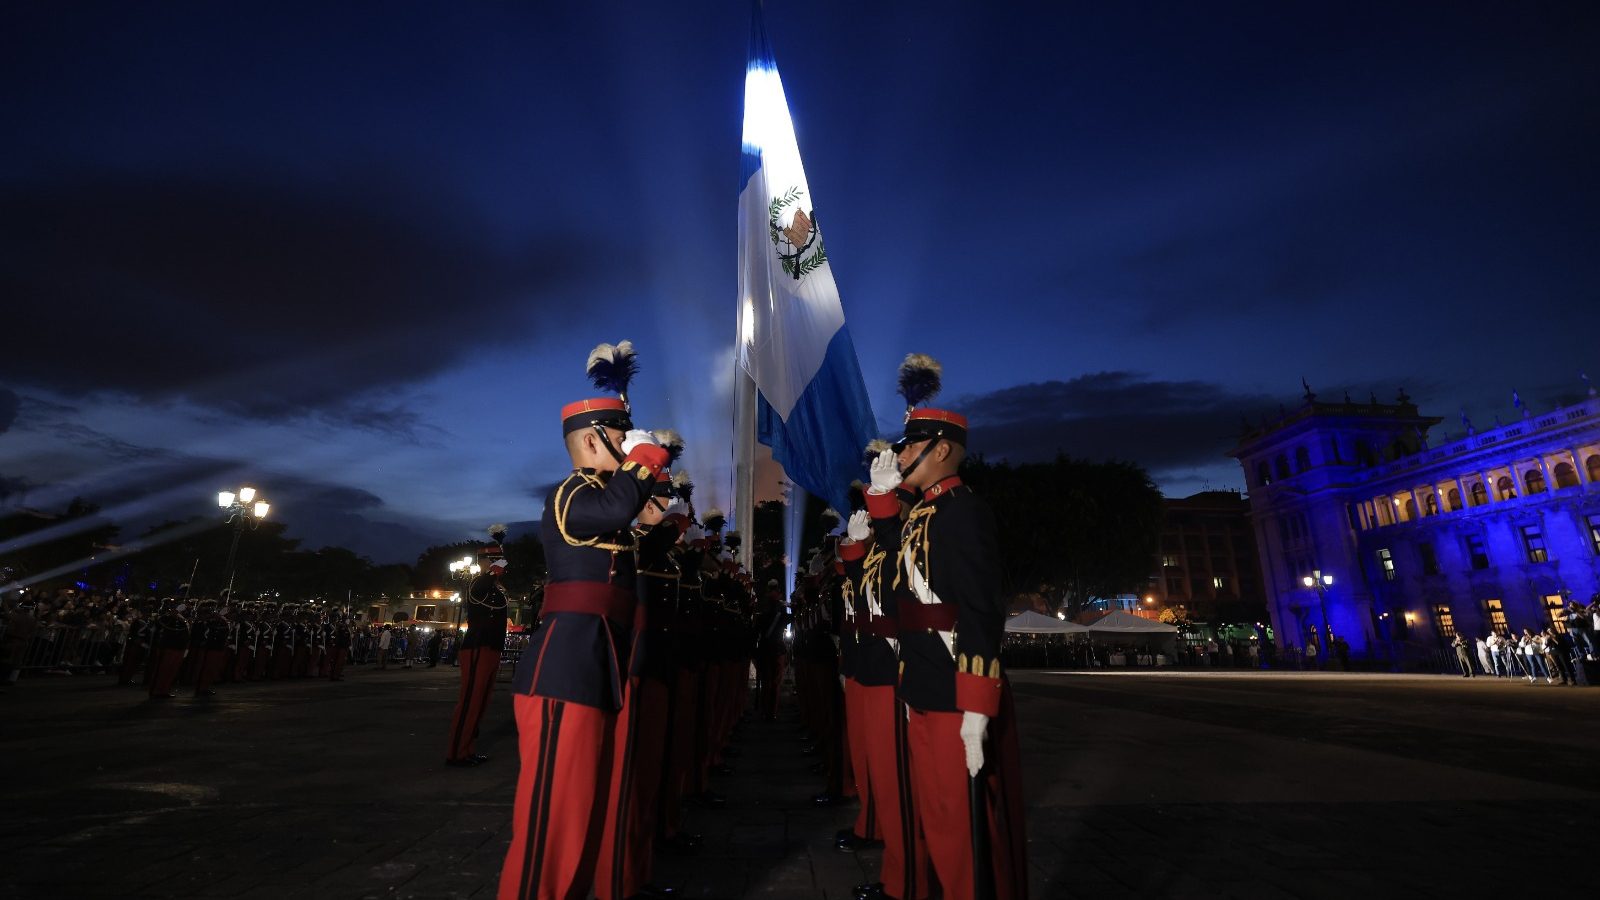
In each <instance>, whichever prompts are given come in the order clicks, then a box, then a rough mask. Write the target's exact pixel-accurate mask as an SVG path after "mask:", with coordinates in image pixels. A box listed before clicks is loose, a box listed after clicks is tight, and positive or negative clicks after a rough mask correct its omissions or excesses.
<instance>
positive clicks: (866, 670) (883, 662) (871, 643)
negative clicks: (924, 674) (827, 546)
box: [839, 519, 900, 687]
mask: <svg viewBox="0 0 1600 900" xmlns="http://www.w3.org/2000/svg"><path fill="white" fill-rule="evenodd" d="M888 521H890V522H894V525H893V527H895V528H898V527H899V524H898V522H895V520H893V519H890V520H888ZM839 558H840V559H842V560H844V567H845V578H846V579H847V581H848V584H849V588H848V590H849V591H850V593H851V598H852V602H853V604H854V606H855V614H854V621H853V624H854V626H855V631H856V644H855V648H854V660H853V663H852V665H853V672H852V677H853V678H855V680H856V683H857V684H861V685H863V686H866V687H893V686H894V685H895V683H896V682H898V681H899V680H900V679H899V674H900V673H899V669H900V660H899V658H898V657H897V656H896V654H895V649H894V647H893V646H892V645H891V644H890V643H889V639H890V638H898V637H899V625H898V624H897V623H896V621H895V614H894V609H895V603H894V597H893V596H892V595H891V594H890V592H889V591H888V590H887V588H888V585H889V580H888V579H885V577H884V575H885V573H886V572H887V573H888V574H889V575H891V576H892V575H893V574H894V573H893V565H894V562H893V561H892V560H890V559H889V554H888V553H887V552H885V551H884V549H883V546H882V545H881V544H880V543H879V542H877V541H875V540H872V539H870V538H869V539H868V540H867V541H862V542H858V543H853V544H841V545H839ZM874 601H876V603H877V604H878V608H879V610H881V611H882V613H883V614H882V615H873V612H872V604H873V602H874Z"/></svg>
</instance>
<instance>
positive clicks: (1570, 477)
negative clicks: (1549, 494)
mask: <svg viewBox="0 0 1600 900" xmlns="http://www.w3.org/2000/svg"><path fill="white" fill-rule="evenodd" d="M1550 474H1551V475H1554V476H1555V479H1556V488H1557V489H1558V490H1559V489H1560V488H1569V487H1577V486H1578V470H1577V469H1574V468H1573V467H1572V464H1571V463H1556V467H1555V469H1553V470H1552V471H1551V472H1550Z"/></svg>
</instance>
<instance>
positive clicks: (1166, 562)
mask: <svg viewBox="0 0 1600 900" xmlns="http://www.w3.org/2000/svg"><path fill="white" fill-rule="evenodd" d="M1161 565H1162V566H1163V567H1165V568H1168V569H1176V568H1177V567H1178V558H1177V557H1176V556H1172V555H1170V554H1168V555H1164V556H1162V557H1161Z"/></svg>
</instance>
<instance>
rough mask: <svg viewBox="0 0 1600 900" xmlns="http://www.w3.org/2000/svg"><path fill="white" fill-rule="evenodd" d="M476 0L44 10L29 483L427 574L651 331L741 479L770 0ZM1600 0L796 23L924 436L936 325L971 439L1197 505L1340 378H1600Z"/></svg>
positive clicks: (866, 364)
mask: <svg viewBox="0 0 1600 900" xmlns="http://www.w3.org/2000/svg"><path fill="white" fill-rule="evenodd" d="M463 6H469V5H464V4H403V3H402V4H395V3H383V4H367V5H351V4H317V5H304V6H300V5H295V4H285V3H274V4H259V5H255V6H253V7H244V6H241V5H238V4H194V5H187V6H186V5H181V4H161V5H151V4H123V3H117V4H103V5H93V4H83V5H73V6H72V7H71V8H67V7H66V6H65V5H63V4H34V5H31V6H28V7H23V6H21V5H13V6H12V7H11V8H10V9H8V10H7V11H6V12H5V13H3V16H4V19H3V22H0V50H3V52H0V76H3V78H4V82H5V84H7V86H8V91H7V92H6V94H7V97H6V99H5V100H4V101H3V102H4V104H5V110H6V114H5V121H6V122H7V126H8V127H7V140H6V141H5V142H3V144H0V197H3V199H4V207H3V208H4V209H5V211H6V212H5V216H4V217H3V220H0V229H3V241H0V264H3V267H0V290H3V296H4V298H5V309H6V311H7V315H6V319H7V321H8V322H9V323H10V324H11V326H12V327H11V328H8V329H7V336H8V337H9V338H10V340H9V341H7V347H6V350H5V353H4V354H3V355H0V384H3V387H0V479H3V484H4V485H5V486H6V487H7V488H8V492H9V493H10V496H9V498H8V499H7V500H5V501H3V502H5V503H9V504H26V505H31V506H37V507H43V508H51V507H53V506H57V505H59V504H60V502H63V501H64V499H65V498H67V497H70V496H71V495H73V494H75V493H82V494H87V495H89V496H91V497H94V498H96V499H98V500H100V501H101V502H102V503H104V504H106V505H107V506H108V507H114V508H116V509H117V510H118V511H119V513H118V514H119V515H122V516H125V517H126V518H127V519H128V520H129V521H144V520H148V519H150V518H157V517H161V516H166V515H175V516H181V515H185V514H188V513H192V512H194V511H203V509H204V507H205V504H206V503H207V502H208V501H207V499H206V498H207V497H209V496H210V495H211V494H212V493H213V492H214V491H215V490H217V489H219V488H221V487H227V486H231V485H232V484H234V483H236V482H238V481H241V480H249V481H254V482H256V483H258V484H259V486H260V487H261V488H262V490H263V492H265V493H266V494H267V495H269V496H271V497H273V498H274V499H275V500H277V502H278V509H279V510H280V512H281V513H282V515H283V517H284V519H285V520H286V521H288V522H290V523H291V526H292V528H291V533H293V534H298V535H300V536H303V537H304V538H305V539H306V540H307V541H308V542H309V543H311V544H312V545H320V544H322V543H343V544H346V545H349V546H354V547H356V548H358V549H360V550H362V551H363V552H366V553H368V554H369V555H371V556H373V557H374V558H375V559H379V560H390V559H409V558H411V557H412V556H413V555H414V554H415V552H416V551H417V550H419V549H420V548H421V547H422V546H423V545H425V544H427V543H430V542H433V541H436V540H445V539H455V538H459V537H467V536H471V535H472V534H475V533H477V532H478V530H479V528H480V527H481V525H483V524H486V523H487V522H490V521H494V520H508V521H515V520H528V519H532V518H534V517H535V516H536V515H537V513H538V505H539V497H540V496H542V486H544V485H547V484H548V483H549V482H551V481H553V480H554V479H556V478H557V477H558V476H559V474H560V472H561V471H562V469H563V468H564V466H565V462H564V460H563V458H562V454H561V451H560V447H559V442H558V438H559V431H558V429H557V421H556V417H557V409H558V407H559V405H560V404H561V403H562V402H564V401H566V400H569V399H575V398H577V397H579V396H583V395H585V394H586V387H585V384H584V381H583V378H582V365H583V361H584V358H585V356H586V354H587V352H588V350H589V349H590V348H591V347H592V346H593V345H594V344H596V343H598V342H600V341H616V340H620V339H622V338H630V339H632V340H634V341H635V342H636V343H637V344H638V345H639V346H640V350H641V359H642V362H643V368H644V372H643V374H642V376H641V384H640V387H639V390H638V391H637V393H636V396H635V398H634V399H635V406H636V409H637V410H638V419H639V420H640V422H641V423H642V424H645V425H648V426H651V427H661V426H668V425H670V426H674V427H678V428H679V429H680V430H682V431H683V432H685V434H686V436H687V437H688V438H689V440H690V443H691V451H690V455H689V462H690V465H691V468H692V469H693V470H694V471H695V472H696V474H697V476H698V478H699V481H700V483H701V485H702V496H705V497H707V498H708V499H707V500H706V501H705V502H706V503H707V504H709V503H710V502H713V501H723V502H725V501H726V500H727V499H728V497H727V471H726V470H727V462H728V456H729V446H730V442H729V430H728V421H727V420H728V415H727V409H728V398H727V391H728V384H729V376H730V375H731V363H730V362H729V361H728V360H729V355H728V354H729V352H730V350H731V345H732V340H733V330H734V302H733V301H734V293H735V275H736V273H735V269H734V267H735V250H736V248H735V225H736V203H737V190H738V185H737V183H736V182H737V175H738V169H739V155H738V154H739V121H740V91H741V88H742V77H743V65H744V54H745V49H746V47H745V41H746V38H747V34H748V27H749V26H748V9H749V7H748V5H747V4H746V3H745V2H743V0H727V2H705V3H680V4H639V3H626V4H624V3H604V4H560V5H552V6H551V7H550V8H538V7H536V5H535V4H526V3H521V4H497V5H487V4H475V5H470V8H459V7H463ZM1201 6H1204V8H1201ZM1397 7H1398V8H1397ZM1591 9H1592V5H1590V4H1570V5H1554V4H1551V5H1535V4H1450V5H1449V8H1448V10H1446V8H1445V6H1444V5H1437V4H1375V5H1361V4H1352V3H1338V4H1332V3H1330V4H1324V5H1307V4H1282V3H1261V4H1237V5H1222V4H1204V5H1199V4H1185V5H1176V4H1136V3H1118V4H1065V3H1050V4H1036V5H1029V4H1015V5H1013V4H976V3H953V2H952V3H941V2H932V3H918V4H889V3H860V2H808V3H786V2H771V3H769V4H768V10H767V17H768V25H769V28H770V32H771V35H772V39H773V43H774V49H775V51H776V54H777V57H778V63H779V66H780V68H781V70H782V72H783V76H784V81H785V86H786V88H787V91H788V95H789V99H790V102H791V104H792V107H793V114H794V118H795V120H796V123H797V129H798V134H799V140H800V145H801V152H802V154H803V156H804V158H805V162H806V169H807V175H808V176H809V180H810V182H811V185H812V191H813V195H814V197H815V199H816V209H817V212H818V217H819V220H820V221H821V222H823V223H825V228H826V230H827V237H828V250H829V257H830V260H831V261H832V264H833V270H834V275H835V277H836V279H837V280H838V283H839V288H840V292H841V295H842V297H843V300H844V306H845V313H846V316H847V318H848V321H849V323H850V327H851V330H852V332H853V333H854V335H855V339H856V345H857V347H858V349H859V351H860V354H861V362H862V366H863V370H864V372H865V374H866V379H867V384H868V387H869V389H870V390H871V392H872V396H873V400H874V403H875V407H876V410H877V413H878V415H879V418H880V420H882V421H883V422H884V423H885V427H886V429H887V428H888V427H890V425H891V424H892V423H893V422H895V421H896V420H897V418H898V417H897V414H896V408H897V405H896V399H895V398H894V396H893V393H892V388H893V378H894V369H895V365H896V363H897V362H898V360H899V359H900V358H901V357H902V356H903V355H904V354H905V353H907V352H908V351H919V352H927V353H931V354H933V355H935V356H937V357H939V358H940V359H941V360H942V361H943V362H944V363H945V366H946V396H945V398H944V399H945V402H946V403H948V404H949V405H952V406H956V407H957V408H961V409H963V410H965V411H967V412H969V413H970V414H971V415H972V417H973V420H974V444H975V446H976V448H977V449H979V450H981V451H983V452H985V453H987V454H989V455H991V456H1003V457H1009V458H1012V459H1019V460H1021V459H1032V458H1039V457H1041V456H1047V455H1050V454H1052V453H1054V452H1055V451H1056V450H1057V449H1061V450H1064V451H1067V452H1071V453H1075V454H1079V455H1084V456H1089V457H1105V456H1118V457H1123V458H1131V459H1134V460H1137V461H1139V462H1142V463H1144V464H1146V465H1147V466H1148V467H1149V468H1150V469H1151V470H1152V472H1153V473H1154V474H1155V475H1156V478H1157V480H1158V482H1159V483H1160V484H1161V485H1162V487H1163V488H1164V489H1165V490H1167V491H1168V492H1169V493H1172V494H1185V493H1189V492H1192V491H1194V490H1197V489H1199V488H1200V487H1201V486H1203V485H1204V484H1207V483H1209V484H1211V485H1212V486H1232V487H1237V486H1240V485H1241V484H1242V479H1241V478H1240V477H1239V473H1238V468H1237V466H1236V464H1234V463H1232V462H1231V461H1229V460H1227V459H1225V458H1223V457H1222V456H1221V454H1222V453H1223V452H1224V451H1225V450H1226V449H1227V447H1228V446H1229V443H1230V439H1231V438H1232V436H1233V435H1234V434H1235V433H1236V431H1237V426H1238V421H1239V417H1240V415H1241V414H1248V415H1251V416H1256V415H1259V414H1261V413H1266V412H1270V411H1273V410H1275V409H1276V407H1277V405H1278V404H1279V403H1280V402H1283V403H1288V404H1292V403H1294V402H1295V400H1296V398H1297V397H1298V394H1299V379H1300V377H1301V376H1302V375H1304V376H1306V377H1307V378H1309V379H1310V381H1311V383H1312V385H1313V387H1314V388H1316V389H1317V390H1318V391H1319V392H1320V393H1322V394H1323V395H1324V396H1333V397H1336V396H1338V394H1339V392H1341V391H1343V390H1345V389H1349V390H1350V391H1351V393H1352V394H1354V395H1356V396H1357V397H1361V398H1365V397H1366V395H1367V393H1368V392H1369V391H1376V392H1377V393H1378V395H1379V396H1380V398H1383V399H1388V398H1390V397H1392V396H1393V395H1394V393H1395V391H1396V390H1397V389H1398V388H1399V387H1400V386H1402V385H1404V386H1405V387H1406V388H1407V389H1408V391H1409V392H1410V393H1411V394H1412V395H1413V396H1414V397H1416V398H1417V400H1418V401H1419V402H1420V403H1421V404H1422V406H1423V408H1424V410H1425V411H1428V412H1432V413H1434V414H1437V415H1442V416H1445V417H1446V418H1447V426H1446V427H1447V428H1449V427H1456V428H1459V425H1458V424H1457V423H1456V410H1457V408H1458V407H1460V406H1463V405H1464V406H1466V407H1467V409H1468V411H1469V412H1470V413H1471V414H1472V415H1473V417H1474V419H1475V420H1476V421H1477V422H1478V423H1479V424H1488V423H1489V422H1491V421H1492V417H1493V415H1494V414H1495V412H1496V411H1497V410H1501V411H1504V410H1509V408H1510V392H1511V389H1512V388H1513V387H1516V388H1519V389H1520V390H1521V392H1522V396H1523V397H1524V398H1526V399H1528V400H1529V401H1530V403H1531V404H1532V405H1533V406H1534V407H1535V408H1536V409H1538V408H1540V407H1548V406H1550V405H1552V404H1555V403H1558V402H1561V401H1562V400H1563V399H1564V398H1567V399H1570V398H1573V397H1575V396H1576V395H1577V394H1578V393H1579V392H1580V390H1581V383H1580V382H1579V381H1578V373H1579V372H1580V371H1583V370H1593V374H1595V375H1596V376H1597V377H1600V364H1597V362H1600V361H1597V360H1596V354H1595V352H1594V350H1593V347H1594V341H1593V338H1592V328H1591V327H1589V323H1590V321H1591V320H1592V316H1593V312H1592V310H1593V308H1594V305H1595V302H1594V301H1595V298H1596V296H1597V294H1600V264H1597V262H1596V260H1597V255H1596V253H1595V250H1594V248H1595V247H1596V246H1597V245H1600V241H1597V239H1600V221H1597V217H1596V213H1595V209H1596V202H1597V200H1600V176H1597V174H1596V166H1595V160H1596V158H1597V152H1596V151H1597V139H1600V116H1597V115H1596V110H1597V109H1600V64H1597V63H1596V61H1595V59H1596V56H1597V55H1596V54H1595V53H1594V48H1595V47H1596V46H1600V27H1597V24H1600V22H1597V18H1596V15H1595V13H1593V12H1592V11H1591Z"/></svg>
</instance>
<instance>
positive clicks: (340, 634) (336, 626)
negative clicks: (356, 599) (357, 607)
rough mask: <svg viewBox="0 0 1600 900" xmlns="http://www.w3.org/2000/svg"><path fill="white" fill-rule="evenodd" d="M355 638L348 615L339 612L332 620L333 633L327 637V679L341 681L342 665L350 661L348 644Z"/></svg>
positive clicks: (342, 675)
mask: <svg viewBox="0 0 1600 900" xmlns="http://www.w3.org/2000/svg"><path fill="white" fill-rule="evenodd" d="M354 638H355V629H354V627H353V626H352V625H351V624H350V617H349V616H348V615H347V614H345V613H343V612H341V613H339V615H338V616H336V617H334V620H333V633H332V634H331V635H329V637H328V680H329V681H343V680H344V665H345V663H347V662H349V661H350V644H351V642H352V641H353V640H354Z"/></svg>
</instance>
